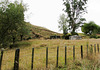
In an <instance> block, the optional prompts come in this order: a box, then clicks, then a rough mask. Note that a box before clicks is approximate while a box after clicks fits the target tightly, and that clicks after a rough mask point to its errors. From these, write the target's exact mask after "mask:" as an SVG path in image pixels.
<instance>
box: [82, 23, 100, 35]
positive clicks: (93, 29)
mask: <svg viewBox="0 0 100 70" xmlns="http://www.w3.org/2000/svg"><path fill="white" fill-rule="evenodd" d="M99 29H100V26H99V25H97V24H95V22H93V21H90V22H89V23H85V24H84V25H83V26H82V27H81V30H82V32H83V33H84V34H86V35H95V34H97V33H99V32H100V31H99Z"/></svg>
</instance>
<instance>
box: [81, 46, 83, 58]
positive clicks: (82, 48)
mask: <svg viewBox="0 0 100 70" xmlns="http://www.w3.org/2000/svg"><path fill="white" fill-rule="evenodd" d="M81 59H83V46H82V45H81Z"/></svg>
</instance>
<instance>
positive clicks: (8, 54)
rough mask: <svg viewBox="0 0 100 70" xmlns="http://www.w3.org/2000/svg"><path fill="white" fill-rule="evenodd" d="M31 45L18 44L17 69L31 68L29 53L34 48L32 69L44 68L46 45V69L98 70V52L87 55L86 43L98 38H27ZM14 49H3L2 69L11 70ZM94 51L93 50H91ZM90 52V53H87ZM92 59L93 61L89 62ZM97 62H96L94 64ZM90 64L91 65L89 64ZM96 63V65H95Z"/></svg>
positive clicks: (94, 42)
mask: <svg viewBox="0 0 100 70" xmlns="http://www.w3.org/2000/svg"><path fill="white" fill-rule="evenodd" d="M23 42H30V44H31V45H28V46H27V47H26V46H25V45H24V46H20V47H19V48H20V58H19V70H31V55H32V48H34V70H46V47H48V70H66V69H67V70H89V69H90V70H99V69H97V68H100V67H99V66H100V60H99V59H100V56H99V54H98V52H96V55H95V54H93V56H92V55H91V56H90V55H89V57H88V59H87V58H86V56H87V49H86V45H87V44H89V45H91V44H92V45H94V44H99V42H100V39H83V40H60V39H55V40H38V39H35V40H29V41H23ZM65 45H66V46H67V68H66V66H65V65H64V60H65V59H64V57H65ZM73 45H75V61H74V62H73ZM81 45H83V53H84V54H83V55H84V59H83V60H81V54H80V53H81V49H80V46H81ZM57 46H59V67H58V68H55V67H56V55H57V52H56V51H57ZM15 49H16V48H13V49H6V50H5V51H4V56H3V62H2V70H12V69H13V66H14V58H15V57H14V56H15ZM93 52H94V50H93ZM89 54H90V53H89ZM91 61H93V62H91ZM96 63H97V64H96ZM91 65H92V66H91ZM96 65H97V66H96Z"/></svg>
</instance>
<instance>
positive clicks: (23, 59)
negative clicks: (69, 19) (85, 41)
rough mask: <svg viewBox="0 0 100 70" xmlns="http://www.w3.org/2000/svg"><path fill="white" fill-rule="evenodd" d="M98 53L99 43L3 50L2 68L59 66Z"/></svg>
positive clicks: (1, 69) (31, 68)
mask: <svg viewBox="0 0 100 70" xmlns="http://www.w3.org/2000/svg"><path fill="white" fill-rule="evenodd" d="M97 53H99V44H94V45H91V44H90V45H81V46H79V45H77V46H64V47H59V46H58V47H42V48H32V49H26V50H23V49H16V50H15V51H13V50H11V51H7V50H1V53H0V54H1V57H0V70H7V69H11V68H12V69H14V70H18V69H19V68H21V69H22V70H24V69H25V68H26V69H27V67H28V69H29V70H33V69H35V68H37V69H38V68H39V67H40V66H41V67H43V68H49V67H50V66H55V67H58V66H59V65H67V63H68V60H73V61H74V60H75V59H84V58H85V57H88V56H89V55H90V54H91V55H96V54H97ZM14 55H15V57H14ZM3 68H4V69H3Z"/></svg>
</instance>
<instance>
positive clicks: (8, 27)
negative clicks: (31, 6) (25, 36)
mask: <svg viewBox="0 0 100 70" xmlns="http://www.w3.org/2000/svg"><path fill="white" fill-rule="evenodd" d="M25 11H26V8H25V6H24V5H23V3H22V2H21V3H19V2H18V1H15V2H14V3H11V2H9V1H8V0H6V1H4V2H1V3H0V45H3V44H4V43H9V42H13V43H14V42H15V40H16V39H17V38H18V36H19V33H21V32H20V31H23V30H24V29H26V27H25V22H24V12H25ZM24 32H25V30H24Z"/></svg>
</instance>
